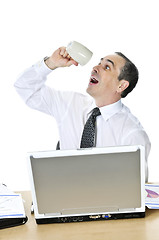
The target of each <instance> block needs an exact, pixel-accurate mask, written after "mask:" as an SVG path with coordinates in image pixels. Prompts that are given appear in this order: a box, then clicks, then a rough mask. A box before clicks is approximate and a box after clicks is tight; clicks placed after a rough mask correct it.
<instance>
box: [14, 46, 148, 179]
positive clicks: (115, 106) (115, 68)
mask: <svg viewBox="0 0 159 240" xmlns="http://www.w3.org/2000/svg"><path fill="white" fill-rule="evenodd" d="M72 64H74V65H76V66H77V65H78V63H77V62H76V61H74V60H73V59H72V58H71V57H70V56H69V54H68V53H67V51H66V48H65V47H61V48H59V49H57V50H56V51H55V52H54V53H53V54H52V55H51V56H50V57H49V58H45V59H44V60H42V61H41V62H40V63H38V64H35V65H33V66H32V67H31V68H29V69H27V70H26V71H25V72H24V73H23V74H22V75H21V76H20V77H19V78H18V79H17V81H16V83H15V87H16V90H17V92H18V93H19V94H20V96H21V97H22V98H23V100H24V101H25V102H26V104H27V105H28V106H30V107H32V108H34V109H37V110H40V111H42V112H44V113H47V114H50V115H52V116H53V117H54V118H55V119H56V121H57V123H58V128H59V135H60V149H78V148H80V147H81V146H82V145H81V138H82V134H83V129H84V125H85V123H86V121H87V119H88V118H89V117H90V116H91V113H92V111H93V109H94V108H96V107H98V108H99V110H100V115H98V116H97V117H96V136H95V140H94V146H96V147H106V146H119V145H137V144H141V145H143V146H144V147H145V150H146V159H145V160H146V179H147V158H148V155H149V151H150V141H149V138H148V136H147V134H146V132H145V131H144V129H143V127H142V126H141V124H140V122H139V121H138V120H137V118H136V117H134V116H133V115H132V114H131V112H130V110H129V109H128V108H127V107H126V106H124V105H123V104H122V102H121V98H122V97H125V96H126V95H127V94H128V93H129V92H131V91H132V90H133V88H134V87H135V85H136V83H137V81H138V70H137V68H136V67H135V65H134V64H133V63H132V62H131V61H130V60H129V59H128V58H126V57H125V56H124V55H123V54H121V53H115V54H112V55H109V56H106V57H104V58H101V60H100V62H99V64H98V65H97V66H95V67H94V68H93V69H92V72H91V76H90V80H89V83H88V87H87V93H88V94H89V95H90V96H91V98H90V97H89V96H85V95H83V94H80V93H75V92H60V91H56V90H54V89H51V88H50V87H48V86H46V85H45V81H46V77H47V75H48V74H49V73H51V72H53V70H55V69H56V68H59V67H68V66H71V65H72Z"/></svg>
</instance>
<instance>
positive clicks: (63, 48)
mask: <svg viewBox="0 0 159 240" xmlns="http://www.w3.org/2000/svg"><path fill="white" fill-rule="evenodd" d="M65 51H66V48H65V47H60V55H61V56H63V55H64V53H65Z"/></svg>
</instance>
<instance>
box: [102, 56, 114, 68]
mask: <svg viewBox="0 0 159 240" xmlns="http://www.w3.org/2000/svg"><path fill="white" fill-rule="evenodd" d="M103 59H104V58H101V59H100V60H101V61H102V60H103ZM106 61H108V62H110V63H111V64H112V65H113V67H114V66H115V65H114V62H113V61H112V60H110V59H106Z"/></svg>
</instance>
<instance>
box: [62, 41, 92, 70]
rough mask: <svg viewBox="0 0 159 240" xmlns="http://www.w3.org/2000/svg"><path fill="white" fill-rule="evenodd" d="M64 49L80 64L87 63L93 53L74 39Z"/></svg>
mask: <svg viewBox="0 0 159 240" xmlns="http://www.w3.org/2000/svg"><path fill="white" fill-rule="evenodd" d="M66 51H67V52H68V54H69V55H70V56H71V57H72V58H73V59H74V60H75V61H76V62H78V63H79V64H80V65H81V66H83V65H85V64H86V63H88V62H89V60H90V59H91V57H92V55H93V53H92V52H91V51H90V50H89V49H88V48H86V47H85V46H83V45H82V44H81V43H79V42H76V41H72V42H70V43H69V44H68V45H67V47H66Z"/></svg>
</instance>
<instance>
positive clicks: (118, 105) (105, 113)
mask: <svg viewBox="0 0 159 240" xmlns="http://www.w3.org/2000/svg"><path fill="white" fill-rule="evenodd" d="M95 107H97V105H96V104H95V101H94V100H93V101H92V103H91V105H90V107H89V109H88V115H90V114H91V112H92V110H93V109H94V108H95ZM122 107H123V104H122V102H121V100H119V101H117V102H115V103H112V104H109V105H107V106H104V107H100V108H99V109H100V112H101V115H102V117H103V118H104V120H105V121H107V120H108V119H109V118H111V117H112V116H113V115H114V114H116V113H117V112H119V111H120V110H121V109H122Z"/></svg>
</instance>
